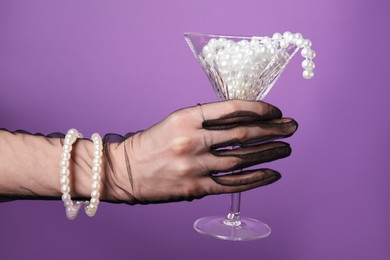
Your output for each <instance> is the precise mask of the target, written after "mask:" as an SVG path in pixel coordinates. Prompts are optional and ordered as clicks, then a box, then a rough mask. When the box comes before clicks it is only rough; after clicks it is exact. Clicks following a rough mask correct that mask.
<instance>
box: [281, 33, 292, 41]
mask: <svg viewBox="0 0 390 260" xmlns="http://www.w3.org/2000/svg"><path fill="white" fill-rule="evenodd" d="M291 35H292V33H291V32H289V31H286V32H284V33H283V38H284V39H285V40H288V39H289V38H291Z"/></svg>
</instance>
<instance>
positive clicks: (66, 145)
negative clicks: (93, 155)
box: [63, 144, 72, 152]
mask: <svg viewBox="0 0 390 260" xmlns="http://www.w3.org/2000/svg"><path fill="white" fill-rule="evenodd" d="M63 149H64V151H66V152H70V151H72V146H71V145H69V144H64V146H63Z"/></svg>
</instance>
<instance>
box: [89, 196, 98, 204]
mask: <svg viewBox="0 0 390 260" xmlns="http://www.w3.org/2000/svg"><path fill="white" fill-rule="evenodd" d="M90 203H91V204H92V205H97V204H99V199H95V198H91V200H90Z"/></svg>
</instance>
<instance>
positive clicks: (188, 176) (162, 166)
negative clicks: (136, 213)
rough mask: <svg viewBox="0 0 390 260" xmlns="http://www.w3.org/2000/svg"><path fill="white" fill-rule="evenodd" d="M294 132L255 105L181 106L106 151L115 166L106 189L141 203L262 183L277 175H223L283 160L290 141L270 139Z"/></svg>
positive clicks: (289, 123) (272, 110) (266, 107)
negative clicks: (161, 119)
mask: <svg viewBox="0 0 390 260" xmlns="http://www.w3.org/2000/svg"><path fill="white" fill-rule="evenodd" d="M297 127H298V125H297V123H296V121H294V120H293V119H289V118H282V113H281V112H280V110H279V109H278V108H276V107H274V106H272V105H270V104H267V103H264V102H260V101H242V100H231V101H224V102H217V103H210V104H205V105H201V106H200V105H199V106H196V107H190V108H185V109H181V110H178V111H176V112H174V113H172V114H171V115H169V116H168V117H167V118H165V119H164V120H163V121H161V122H160V123H158V124H156V125H154V126H153V127H151V128H149V129H147V130H145V131H143V132H139V133H137V134H135V135H134V136H132V137H130V138H128V139H126V140H125V141H124V142H123V143H121V144H119V145H115V146H114V147H112V148H111V150H110V153H112V156H111V157H112V158H114V160H115V161H114V163H113V165H115V167H114V169H112V174H114V177H113V176H111V177H110V178H108V180H109V182H110V184H109V185H108V186H109V187H108V188H109V189H110V190H111V193H112V194H114V195H113V196H114V197H115V199H116V200H119V201H122V202H123V201H125V202H127V203H129V204H135V203H141V204H146V203H161V202H171V201H182V200H187V201H191V200H193V199H197V198H202V197H204V196H206V195H209V194H221V193H232V192H241V191H245V190H249V189H253V188H256V187H260V186H263V185H267V184H270V183H273V182H275V181H277V180H278V179H280V177H281V175H280V174H279V173H278V172H276V171H274V170H271V169H257V170H243V171H242V172H238V173H233V174H226V173H229V172H231V171H236V170H240V169H243V168H247V167H250V166H253V165H257V164H261V163H264V162H269V161H273V160H277V159H280V158H284V157H287V156H289V155H290V153H291V148H290V146H289V144H287V143H285V142H280V141H274V140H275V139H278V138H284V137H288V136H291V135H292V134H293V133H294V132H295V131H296V129H297ZM231 147H235V149H233V150H232V148H231Z"/></svg>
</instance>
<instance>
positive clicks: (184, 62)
mask: <svg viewBox="0 0 390 260" xmlns="http://www.w3.org/2000/svg"><path fill="white" fill-rule="evenodd" d="M389 13H390V8H389V3H388V1H385V0H382V1H381V0H365V1H364V0H361V1H355V0H350V1H348V0H347V1H340V0H328V1H311V0H302V1H282V0H273V1H259V0H257V1H199V0H198V1H179V0H177V1H157V0H155V1H49V0H48V1H1V2H0V122H1V124H0V126H1V127H6V128H8V129H10V130H16V129H25V130H28V131H31V132H43V133H50V132H54V131H62V132H66V131H67V129H68V128H70V127H75V128H77V129H79V130H80V131H81V132H82V133H84V134H85V135H90V134H91V133H92V132H94V131H98V132H100V133H101V134H104V133H107V132H117V133H125V132H127V131H134V130H139V129H145V128H147V127H149V126H150V125H152V124H154V123H156V122H158V121H160V120H161V119H163V118H164V117H165V116H166V115H168V114H169V113H170V112H172V111H174V110H176V109H179V108H182V107H186V106H192V105H195V104H196V103H198V102H210V101H214V100H216V97H215V95H214V93H213V91H212V89H211V87H210V84H209V82H208V81H207V79H206V77H205V75H204V74H203V72H202V70H201V69H200V67H199V65H198V64H197V62H196V60H195V59H194V57H193V55H192V53H191V51H190V50H189V48H188V47H187V45H186V43H185V41H184V39H183V32H186V31H194V32H209V33H220V34H233V35H234V34H236V35H272V33H274V32H277V31H280V32H283V31H286V30H290V31H292V32H301V33H302V34H303V35H304V36H305V37H308V38H310V39H311V40H312V41H313V43H314V44H313V49H315V50H316V51H317V53H318V56H317V58H316V60H315V62H316V65H317V70H316V76H315V78H314V79H313V80H312V81H306V80H304V79H303V78H302V76H301V72H302V69H301V68H300V63H301V61H302V58H301V57H300V55H297V56H296V57H295V58H294V59H293V61H292V62H291V64H290V65H289V66H288V67H287V70H286V72H285V73H284V74H283V75H282V77H281V78H280V80H279V81H278V83H277V84H276V86H275V88H274V89H273V90H272V91H271V92H270V94H269V96H267V99H266V100H267V101H268V102H271V103H273V104H275V105H277V106H279V107H280V108H281V109H282V110H283V111H284V114H285V115H286V116H290V117H294V118H296V119H297V121H298V122H299V123H300V128H299V131H298V132H297V133H296V135H294V136H293V137H292V138H290V139H289V142H290V143H291V144H292V147H293V150H294V151H293V155H292V156H291V157H290V158H288V159H285V160H281V161H278V162H274V163H272V165H271V166H272V167H273V168H275V169H277V170H279V171H280V172H281V173H282V174H283V178H282V180H280V181H279V182H277V183H276V184H274V185H271V186H267V187H264V188H261V189H258V190H255V191H250V192H247V193H245V194H244V196H243V206H242V212H243V215H246V216H250V217H255V218H259V219H262V220H263V221H264V222H266V223H268V224H269V225H270V226H271V227H272V229H273V234H272V235H271V236H270V237H269V238H267V239H264V240H258V241H252V242H241V243H240V242H227V241H220V240H216V239H212V238H209V237H205V236H201V235H198V234H197V233H196V232H195V231H193V229H192V223H193V221H194V220H195V219H197V218H198V217H201V216H205V215H215V214H221V213H225V212H226V211H227V207H228V196H227V195H224V196H211V197H207V198H204V199H202V200H199V201H194V202H192V203H187V202H183V203H175V204H165V205H151V206H134V207H130V206H126V205H112V204H103V205H101V207H100V210H99V212H98V214H97V216H96V217H95V218H93V219H89V218H87V217H86V216H85V215H84V214H81V215H80V216H79V218H78V219H77V220H75V221H73V222H70V221H68V220H66V218H65V213H64V209H63V205H62V204H61V203H59V202H58V201H57V202H28V201H23V202H22V201H20V202H13V203H3V204H0V259H31V258H33V259H70V258H69V257H71V255H73V256H75V257H76V258H80V259H190V260H192V259H193V260H198V259H212V258H214V259H222V258H223V259H225V260H228V259H299V260H312V259H316V260H322V259H376V260H382V259H383V260H384V259H390V247H389V242H390V225H389V219H390V208H389V198H390V189H389V183H390V174H389V170H388V169H389V163H388V162H389V159H388V157H389V145H390V141H389V138H388V133H389V130H390V118H389V103H388V95H389V94H390V90H389V86H388V84H387V83H386V82H387V81H388V75H389V73H388V68H389V66H388V64H389V59H390V52H389V51H388V49H389V48H388V45H389V43H390V34H389V25H390V23H389V22H390V15H389ZM1 181H5V180H1Z"/></svg>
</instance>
